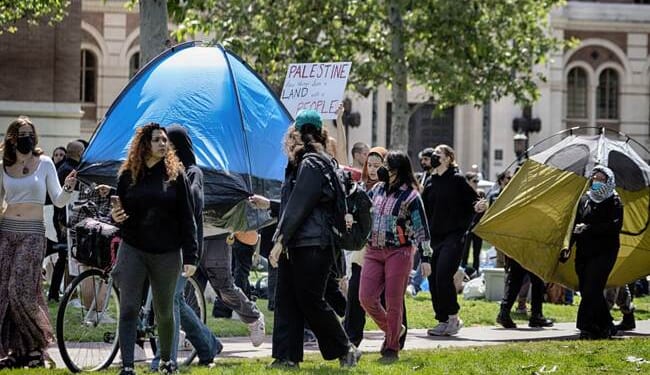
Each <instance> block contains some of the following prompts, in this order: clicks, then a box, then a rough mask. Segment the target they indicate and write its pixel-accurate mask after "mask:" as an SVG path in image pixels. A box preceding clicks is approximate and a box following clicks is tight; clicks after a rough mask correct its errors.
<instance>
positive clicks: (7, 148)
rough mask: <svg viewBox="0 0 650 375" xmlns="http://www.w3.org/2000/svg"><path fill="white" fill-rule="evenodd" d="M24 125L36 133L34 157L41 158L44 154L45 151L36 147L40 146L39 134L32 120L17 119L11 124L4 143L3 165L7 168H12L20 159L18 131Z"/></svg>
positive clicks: (23, 117) (21, 117) (24, 117)
mask: <svg viewBox="0 0 650 375" xmlns="http://www.w3.org/2000/svg"><path fill="white" fill-rule="evenodd" d="M23 125H29V126H30V127H31V128H32V132H34V150H33V151H32V155H34V156H40V155H42V154H43V150H41V149H40V148H39V147H36V145H38V134H37V133H36V127H35V126H34V123H32V120H30V119H29V117H27V116H18V118H17V119H15V120H14V121H12V122H11V124H9V127H8V128H7V132H6V133H5V140H4V143H3V144H2V163H3V164H4V166H5V167H10V166H12V165H14V164H16V160H17V159H18V157H17V156H16V143H17V142H18V129H20V127H21V126H23Z"/></svg>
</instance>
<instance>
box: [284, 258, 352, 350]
mask: <svg viewBox="0 0 650 375" xmlns="http://www.w3.org/2000/svg"><path fill="white" fill-rule="evenodd" d="M333 261H334V259H333V254H332V252H331V251H329V250H328V249H322V248H320V247H299V248H290V249H289V259H287V257H286V256H284V255H283V256H281V257H280V265H279V270H278V284H277V287H276V301H275V319H274V324H273V353H272V356H273V358H276V359H284V360H290V361H293V362H302V360H303V331H304V327H305V323H307V324H308V325H309V327H310V328H311V330H312V331H313V332H314V335H315V336H316V339H317V340H318V347H319V349H320V352H321V354H322V355H323V358H324V359H326V360H331V359H335V358H339V357H341V356H343V355H344V354H346V353H347V352H348V350H349V346H350V341H349V340H348V337H347V335H346V334H345V331H344V330H343V327H342V326H341V323H340V322H339V320H338V318H337V316H336V313H335V312H334V310H333V309H332V307H331V306H330V305H329V304H328V303H327V301H325V289H326V285H327V279H328V278H329V277H330V274H331V273H330V271H331V269H332V264H333ZM283 331H285V332H286V333H285V332H283Z"/></svg>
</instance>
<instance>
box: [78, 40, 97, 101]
mask: <svg viewBox="0 0 650 375" xmlns="http://www.w3.org/2000/svg"><path fill="white" fill-rule="evenodd" d="M96 82H97V58H96V57H95V55H94V54H93V53H92V52H90V51H89V50H87V49H82V50H81V85H80V88H79V100H80V101H81V102H82V103H94V102H95V96H96V93H95V91H96V86H97V85H96Z"/></svg>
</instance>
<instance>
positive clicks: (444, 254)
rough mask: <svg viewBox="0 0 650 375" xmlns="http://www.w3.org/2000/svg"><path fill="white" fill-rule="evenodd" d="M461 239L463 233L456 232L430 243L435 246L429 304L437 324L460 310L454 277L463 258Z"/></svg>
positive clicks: (432, 258) (430, 278) (432, 257)
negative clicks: (431, 306)
mask: <svg viewBox="0 0 650 375" xmlns="http://www.w3.org/2000/svg"><path fill="white" fill-rule="evenodd" d="M462 239H463V232H462V231H457V232H452V233H449V234H447V235H446V236H444V237H443V238H441V239H439V240H438V241H433V242H432V243H434V244H435V245H434V246H433V255H432V256H431V275H429V278H428V279H429V290H430V291H431V304H432V305H433V311H434V312H435V316H436V320H438V321H439V322H446V321H447V320H449V315H455V314H458V311H459V310H460V305H459V304H458V300H457V294H458V293H456V287H455V286H454V275H455V274H456V271H458V267H459V266H460V260H461V257H462V256H463V250H462V247H461V245H462Z"/></svg>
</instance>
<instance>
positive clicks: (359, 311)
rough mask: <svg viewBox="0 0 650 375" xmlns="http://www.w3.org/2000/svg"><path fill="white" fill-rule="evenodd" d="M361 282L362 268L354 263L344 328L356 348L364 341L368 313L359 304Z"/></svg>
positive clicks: (349, 284) (349, 283) (349, 282)
mask: <svg viewBox="0 0 650 375" xmlns="http://www.w3.org/2000/svg"><path fill="white" fill-rule="evenodd" d="M360 282H361V266H360V265H358V264H356V263H352V275H351V276H350V280H349V281H348V301H347V305H346V306H345V320H343V327H344V328H345V333H347V335H348V337H349V338H350V342H352V343H353V344H354V345H355V346H359V345H360V344H361V340H363V328H364V327H365V326H366V312H365V311H364V310H363V307H361V303H360V302H359V283H360Z"/></svg>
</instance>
